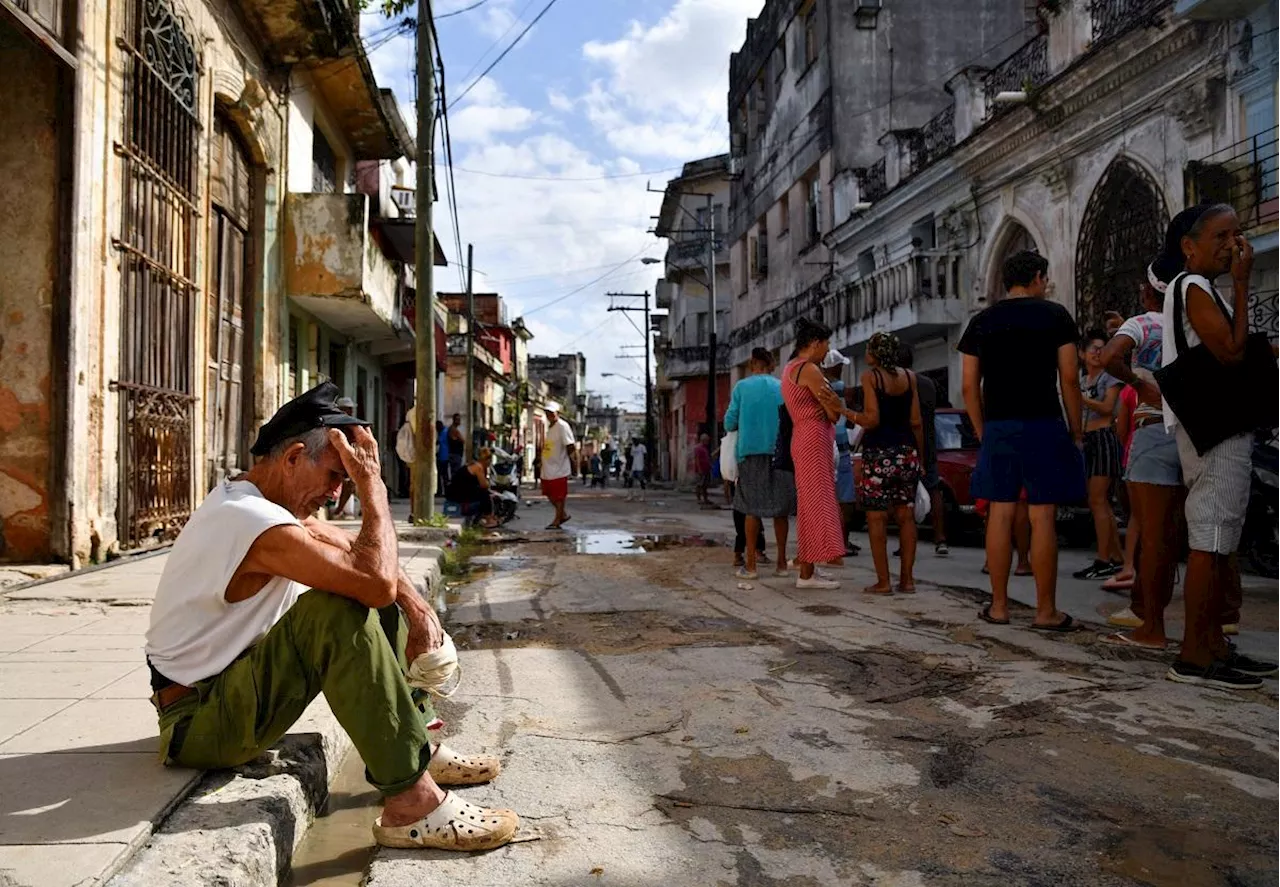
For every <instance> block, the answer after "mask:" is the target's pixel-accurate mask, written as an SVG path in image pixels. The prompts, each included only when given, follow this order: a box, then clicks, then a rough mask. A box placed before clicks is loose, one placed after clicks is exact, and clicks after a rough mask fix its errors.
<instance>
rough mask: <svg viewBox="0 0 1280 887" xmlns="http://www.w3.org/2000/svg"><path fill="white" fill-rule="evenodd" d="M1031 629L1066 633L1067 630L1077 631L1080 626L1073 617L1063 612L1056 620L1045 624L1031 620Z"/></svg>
mask: <svg viewBox="0 0 1280 887" xmlns="http://www.w3.org/2000/svg"><path fill="white" fill-rule="evenodd" d="M1031 629H1032V630H1033V631H1053V632H1058V633H1060V634H1067V633H1069V632H1073V631H1078V630H1079V629H1080V626H1079V624H1077V623H1076V621H1075V620H1074V619H1072V618H1071V617H1070V616H1068V615H1067V614H1066V613H1063V614H1062V618H1061V619H1059V620H1058V621H1057V622H1050V623H1048V624H1047V625H1045V624H1041V623H1039V622H1033V623H1031Z"/></svg>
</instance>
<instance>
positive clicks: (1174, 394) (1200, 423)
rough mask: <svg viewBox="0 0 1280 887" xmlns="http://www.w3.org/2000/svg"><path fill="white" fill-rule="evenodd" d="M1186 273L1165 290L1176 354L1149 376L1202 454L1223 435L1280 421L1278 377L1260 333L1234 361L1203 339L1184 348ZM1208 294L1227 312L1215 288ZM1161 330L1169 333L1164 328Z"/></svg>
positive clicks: (1230, 436)
mask: <svg viewBox="0 0 1280 887" xmlns="http://www.w3.org/2000/svg"><path fill="white" fill-rule="evenodd" d="M1186 277H1187V276H1186V274H1180V275H1178V277H1177V279H1176V280H1175V281H1174V284H1173V287H1172V288H1171V289H1172V291H1171V292H1170V294H1169V297H1170V298H1172V299H1173V341H1174V343H1175V345H1176V346H1177V349H1178V356H1177V358H1176V359H1175V360H1174V362H1173V363H1171V364H1169V365H1168V366H1165V367H1161V368H1160V369H1158V370H1156V371H1155V373H1154V375H1155V377H1156V382H1157V383H1158V384H1159V385H1160V392H1161V393H1162V394H1163V395H1164V399H1165V400H1166V401H1168V403H1169V408H1170V409H1172V410H1173V413H1174V415H1175V416H1177V417H1178V424H1179V425H1181V426H1182V429H1183V431H1185V432H1186V433H1187V437H1189V438H1190V439H1191V443H1192V444H1193V445H1194V446H1195V448H1196V452H1198V453H1199V454H1200V455H1201V456H1203V455H1204V454H1205V453H1207V452H1208V451H1209V450H1211V449H1213V448H1214V447H1216V446H1217V445H1218V444H1220V443H1222V442H1223V441H1224V440H1227V439H1228V438H1232V437H1236V436H1237V435H1240V434H1248V433H1251V432H1253V431H1257V430H1259V429H1271V428H1275V427H1276V424H1277V422H1278V421H1280V416H1278V413H1280V406H1278V405H1277V396H1278V394H1280V377H1278V376H1277V369H1276V358H1275V355H1274V354H1273V353H1272V351H1271V343H1270V341H1269V340H1268V339H1267V336H1266V334H1265V333H1251V334H1250V335H1249V337H1248V339H1247V340H1246V342H1245V350H1244V360H1242V361H1241V362H1240V363H1238V364H1235V365H1228V364H1224V363H1220V362H1219V361H1218V359H1217V358H1216V357H1214V356H1213V352H1211V351H1210V350H1209V348H1208V347H1207V346H1206V345H1205V344H1204V343H1203V342H1201V343H1200V344H1199V345H1196V346H1195V347H1194V348H1188V347H1187V336H1186V333H1185V332H1183V329H1182V311H1183V304H1184V302H1185V301H1186V299H1185V296H1184V294H1183V293H1184V286H1185V283H1186ZM1212 295H1213V299H1214V302H1215V303H1217V305H1218V308H1219V310H1221V311H1222V313H1223V315H1224V316H1226V315H1227V309H1226V306H1224V305H1223V304H1222V300H1221V299H1219V298H1218V294H1217V293H1216V292H1214V293H1212ZM1164 334H1165V335H1166V336H1168V335H1169V331H1168V330H1165V333H1164Z"/></svg>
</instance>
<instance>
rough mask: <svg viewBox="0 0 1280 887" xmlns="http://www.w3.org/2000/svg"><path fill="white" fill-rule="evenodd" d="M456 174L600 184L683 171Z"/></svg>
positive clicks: (460, 170)
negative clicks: (599, 173)
mask: <svg viewBox="0 0 1280 887" xmlns="http://www.w3.org/2000/svg"><path fill="white" fill-rule="evenodd" d="M456 169H457V171H458V172H465V173H469V174H471V175H473V176H486V177H488V178H491V179H524V180H528V181H533V182H601V181H604V180H606V179H633V178H637V177H639V176H651V175H656V174H657V173H660V172H671V171H673V170H677V169H683V167H682V166H668V167H664V168H662V169H644V170H641V171H640V172H619V173H606V174H604V175H599V176H530V175H523V174H521V173H506V172H487V171H485V170H483V169H467V168H466V167H462V166H459V167H456Z"/></svg>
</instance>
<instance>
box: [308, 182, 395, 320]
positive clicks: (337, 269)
mask: <svg viewBox="0 0 1280 887" xmlns="http://www.w3.org/2000/svg"><path fill="white" fill-rule="evenodd" d="M284 249H285V256H284V258H285V289H286V292H287V293H288V294H289V297H290V298H291V299H293V301H294V302H296V303H297V304H298V305H299V307H301V308H304V309H306V310H307V311H309V312H310V313H311V314H314V315H315V316H316V317H317V318H319V319H320V320H321V321H323V322H324V323H326V324H328V325H329V326H331V327H333V328H334V329H335V330H337V331H338V332H340V333H342V334H344V335H346V336H350V337H351V338H352V339H355V340H356V341H374V342H376V341H381V340H384V339H387V338H394V337H395V336H396V331H397V329H398V328H400V327H403V326H404V320H403V318H402V316H401V311H400V309H399V307H398V306H397V304H396V288H397V279H396V270H395V267H394V266H393V265H392V264H391V262H390V261H389V260H388V259H387V258H386V256H385V255H383V252H382V249H381V247H379V245H378V243H377V242H376V241H375V240H374V238H373V236H372V234H371V233H370V231H369V198H368V197H367V196H365V195H364V194H290V195H288V196H287V197H286V198H285V236H284Z"/></svg>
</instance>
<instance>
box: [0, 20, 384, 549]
mask: <svg viewBox="0 0 1280 887" xmlns="http://www.w3.org/2000/svg"><path fill="white" fill-rule="evenodd" d="M29 5H30V4H27V3H20V4H17V6H15V5H14V4H13V3H7V4H6V14H4V15H0V60H3V62H4V63H5V66H6V70H9V71H21V72H22V76H24V77H26V78H28V79H29V82H26V83H24V84H22V85H21V86H19V85H18V84H9V85H10V86H11V88H10V89H9V90H6V93H7V95H6V96H5V98H4V99H3V100H0V101H2V102H3V104H2V105H0V117H2V118H3V119H4V121H5V126H4V127H0V133H3V134H0V141H3V142H6V143H7V144H4V145H3V147H6V148H8V149H9V150H6V151H4V152H2V153H3V154H4V156H6V157H14V158H16V157H22V158H23V166H24V168H23V169H21V170H13V171H12V172H13V173H14V174H13V175H6V176H4V177H3V183H0V192H3V196H4V197H5V200H3V201H0V203H3V204H4V205H5V206H6V210H5V211H3V212H0V235H4V236H0V241H2V242H3V243H4V246H3V247H0V251H3V252H2V253H0V255H2V256H3V258H5V259H6V261H7V262H8V264H9V265H10V266H11V267H14V268H21V269H23V271H22V272H21V274H19V275H17V276H14V277H9V279H7V280H6V281H5V283H4V284H0V287H2V289H0V304H2V305H3V308H4V311H3V312H2V313H3V320H0V324H3V325H4V327H3V328H2V329H0V337H3V339H4V341H5V343H6V344H5V345H4V346H3V350H2V351H0V522H2V523H0V538H2V539H3V540H4V541H3V548H0V559H3V560H45V559H59V560H65V561H70V562H71V563H73V564H78V563H84V562H86V561H95V560H100V559H102V558H105V557H107V556H109V555H110V554H111V553H112V552H114V551H117V550H127V549H136V548H140V547H145V546H147V545H150V544H154V543H155V542H156V541H160V540H163V539H167V538H171V537H172V536H173V535H174V534H175V533H176V532H177V530H178V529H180V527H181V526H182V524H183V523H184V522H185V520H186V517H187V515H189V513H190V512H191V510H192V509H193V508H194V507H195V505H196V504H198V501H199V499H200V498H201V497H202V496H203V494H204V492H205V491H206V490H207V489H208V487H209V486H210V484H212V483H215V482H216V481H217V479H218V478H220V477H222V476H224V475H225V474H226V473H229V472H232V471H235V470H238V469H240V468H244V467H247V465H248V462H249V455H248V447H249V445H250V444H251V442H252V439H253V435H254V433H255V432H256V429H257V427H258V425H260V424H261V423H262V422H263V421H264V420H265V419H266V418H267V417H268V416H270V414H271V413H272V412H274V410H275V409H276V408H277V407H278V406H279V404H280V403H281V402H282V401H283V400H284V399H286V398H287V397H289V396H291V395H292V394H293V393H294V392H297V391H300V390H303V388H305V387H306V386H307V385H309V384H314V383H315V382H316V381H318V380H319V379H320V378H326V377H333V378H335V379H338V380H339V383H340V384H341V385H343V386H344V387H345V388H346V389H347V391H348V393H350V394H351V395H352V396H353V399H356V400H357V401H363V406H362V409H363V411H364V413H365V415H366V416H368V417H370V418H371V419H372V421H374V422H375V426H381V427H380V428H379V431H380V432H381V433H382V434H384V435H385V434H386V431H387V428H386V426H387V425H388V424H389V420H388V417H387V416H386V414H385V411H384V408H383V403H382V401H383V397H382V391H383V390H384V389H383V388H382V382H381V381H380V379H381V371H382V361H381V360H380V359H379V356H378V353H377V352H378V349H379V348H380V347H381V346H380V345H379V343H381V342H386V341H388V340H392V339H397V338H398V330H397V325H398V324H400V323H402V319H401V314H400V312H399V311H398V308H397V304H398V303H397V301H396V299H397V293H396V286H395V281H396V269H395V268H394V266H393V265H392V263H391V262H390V261H389V260H388V259H387V257H386V255H385V254H383V252H382V251H381V248H380V247H379V246H378V244H377V243H376V240H375V236H374V235H373V233H372V228H371V226H370V216H371V213H370V207H369V198H368V196H367V195H365V194H360V193H358V192H357V191H356V188H355V178H356V176H355V172H356V164H357V163H359V162H360V161H391V160H394V159H396V158H399V157H401V156H402V155H403V154H404V153H405V151H406V148H407V142H408V139H407V134H406V133H405V130H404V127H403V124H402V123H401V121H400V119H399V115H398V113H397V112H396V109H395V108H394V105H393V103H391V102H390V101H389V97H388V95H387V94H385V93H384V92H383V91H382V90H380V89H379V87H378V86H377V84H376V83H375V82H374V79H373V75H372V71H371V69H370V68H369V63H368V59H367V57H366V55H365V51H364V49H363V46H362V44H361V41H360V36H359V33H358V28H357V19H356V16H355V14H354V11H353V9H352V8H351V7H348V6H347V5H345V4H335V3H332V2H330V0H287V2H284V3H264V2H257V0H87V2H83V3H78V4H66V5H65V7H64V6H63V5H62V4H35V6H37V7H42V6H47V7H48V9H47V10H46V11H45V13H49V14H48V15H45V13H41V15H42V16H45V17H46V18H47V20H46V21H43V22H41V21H40V20H39V17H35V18H33V17H32V16H30V15H26V14H25V13H23V15H15V14H12V12H11V10H10V9H9V7H13V8H14V9H17V8H18V7H21V8H22V9H26V8H27V7H28V6H29ZM55 8H56V10H58V11H60V13H59V14H60V15H64V16H70V17H71V18H72V19H73V20H63V19H62V18H60V17H59V15H53V14H52V12H50V11H52V10H55ZM22 9H20V10H19V11H20V12H21V11H22ZM62 10H66V11H65V12H61V11H62ZM37 11H39V10H37ZM24 16H25V17H24ZM33 96H35V100H34V101H33V100H32V97H33ZM33 144H35V145H39V146H41V148H40V150H36V151H34V152H33V151H32V149H31V146H32V145H33ZM9 207H22V208H23V209H22V212H15V211H14V210H12V209H8V208H9ZM322 244H325V245H326V246H325V248H323V249H322V248H321V245H322ZM10 251H12V253H11V252H10ZM33 255H34V256H38V257H40V261H37V262H31V261H29V257H30V256H33ZM19 258H20V259H21V260H20V261H19V260H16V259H19ZM22 275H29V276H30V277H31V278H32V279H30V280H27V279H23V277H22ZM19 342H23V343H26V344H25V347H23V346H21V345H19ZM362 374H363V375H362ZM391 433H392V434H393V433H394V429H391Z"/></svg>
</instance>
